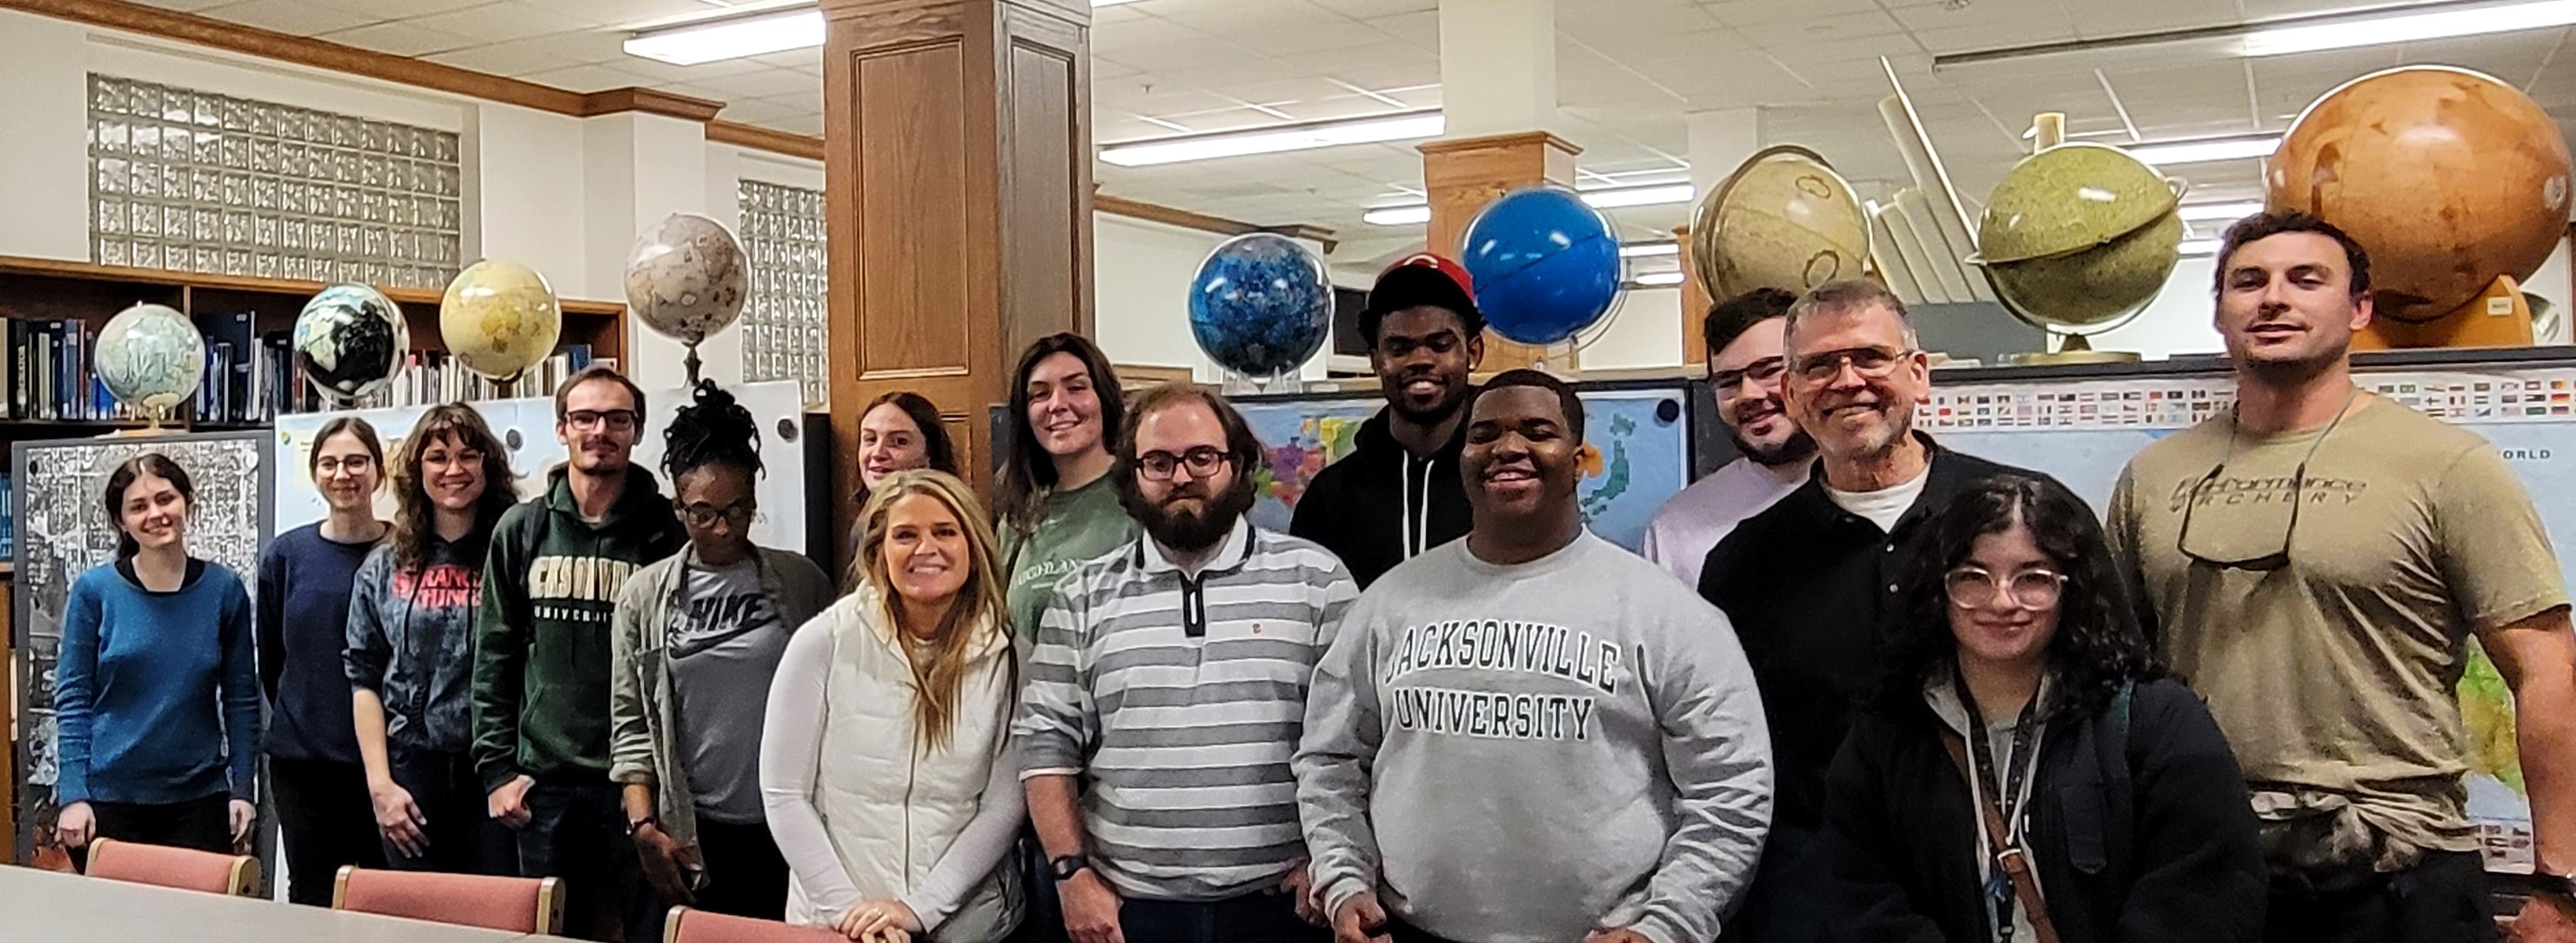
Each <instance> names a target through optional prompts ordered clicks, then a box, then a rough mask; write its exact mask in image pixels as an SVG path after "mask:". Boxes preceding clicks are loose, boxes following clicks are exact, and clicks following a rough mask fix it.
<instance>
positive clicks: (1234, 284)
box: [1190, 233, 1333, 380]
mask: <svg viewBox="0 0 2576 943" xmlns="http://www.w3.org/2000/svg"><path fill="white" fill-rule="evenodd" d="M1332 328H1333V282H1332V279H1331V278H1330V277H1328V276H1326V275H1325V273H1324V260H1323V259H1322V258H1320V257H1318V256H1316V255H1315V253H1314V252H1312V251H1310V250H1308V249H1307V248H1306V247H1305V246H1302V245H1299V244H1298V243H1297V241H1296V240H1294V239H1290V238H1288V237H1285V236H1277V235H1272V234H1270V233H1248V234H1245V235H1241V236H1236V237H1234V238H1232V239H1228V240H1226V241H1224V242H1222V243H1219V244H1218V245H1217V247H1216V250H1215V251H1213V252H1210V253H1208V257H1207V259H1206V260H1205V261H1202V262H1200V263H1199V271H1198V275H1197V276H1196V277H1195V278H1192V279H1191V280H1190V336H1191V338H1193V339H1195V340H1197V341H1198V345H1199V349H1200V350H1202V351H1205V352H1207V355H1208V358H1209V359H1211V360H1215V361H1216V362H1217V363H1218V364H1221V365H1223V366H1224V367H1225V368H1226V369H1228V370H1232V371H1235V372H1236V373H1240V374H1243V375H1245V376H1247V377H1251V378H1254V379H1257V380H1266V379H1269V378H1271V377H1276V376H1281V375H1284V374H1286V373H1288V372H1289V371H1292V370H1295V369H1297V366H1298V365H1299V364H1303V363H1305V362H1306V360H1307V359H1308V358H1310V357H1313V356H1315V352H1316V351H1318V350H1322V349H1323V348H1324V340H1325V338H1326V336H1327V335H1329V334H1330V333H1331V331H1332Z"/></svg>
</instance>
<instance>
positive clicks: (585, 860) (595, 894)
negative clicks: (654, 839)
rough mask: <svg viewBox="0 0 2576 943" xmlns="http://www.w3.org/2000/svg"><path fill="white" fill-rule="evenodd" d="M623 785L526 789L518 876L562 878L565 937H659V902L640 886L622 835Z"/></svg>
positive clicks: (604, 781)
mask: <svg viewBox="0 0 2576 943" xmlns="http://www.w3.org/2000/svg"><path fill="white" fill-rule="evenodd" d="M622 789H623V787H621V786H619V785H618V784H616V783H612V782H609V781H608V777H607V775H606V774H604V773H603V774H600V777H599V781H598V782H597V783H595V784H594V783H589V782H583V783H579V784H570V783H545V782H540V783H538V784H537V785H535V786H534V787H531V788H530V789H529V790H528V799H527V801H528V814H529V821H528V824H527V826H526V827H524V828H521V829H519V873H520V874H523V875H526V876H528V877H554V878H562V879H563V887H564V929H563V931H562V932H563V934H564V935H565V936H571V937H578V938H581V939H585V940H612V939H617V938H618V937H617V935H616V934H617V933H618V932H619V928H620V927H623V929H624V939H626V940H629V941H634V943H650V941H654V940H659V939H661V938H662V913H661V909H662V908H661V903H660V901H659V900H658V899H657V895H655V894H654V893H653V892H652V890H651V888H649V887H648V886H647V885H646V884H645V883H644V866H643V863H642V862H641V861H639V860H638V859H637V858H636V857H635V840H634V839H632V838H629V837H627V835H626V806H625V804H624V803H623V802H622V801H620V798H619V794H620V792H621V790H622Z"/></svg>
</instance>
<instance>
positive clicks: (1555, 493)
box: [1296, 370, 1771, 943]
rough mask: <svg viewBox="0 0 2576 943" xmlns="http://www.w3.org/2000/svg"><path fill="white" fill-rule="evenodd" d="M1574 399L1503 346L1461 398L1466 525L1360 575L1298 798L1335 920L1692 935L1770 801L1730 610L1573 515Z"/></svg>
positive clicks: (1401, 928)
mask: <svg viewBox="0 0 2576 943" xmlns="http://www.w3.org/2000/svg"><path fill="white" fill-rule="evenodd" d="M1583 449H1584V445H1583V404H1582V403H1581V402H1579V401H1577V400H1576V399H1575V395H1574V390H1573V388H1572V387H1569V386H1567V385H1566V384H1565V383H1564V381H1561V380H1558V379H1556V378H1555V377H1551V376H1548V375H1547V374H1544V373H1540V372H1538V371H1535V370H1512V371H1508V372H1505V373H1503V374H1501V375H1498V376H1496V377H1494V378H1493V380H1492V381H1491V382H1489V383H1487V384H1486V385H1485V388H1484V389H1483V390H1482V391H1481V392H1479V393H1477V394H1476V397H1475V400H1474V405H1473V406H1472V407H1470V416H1469V418H1468V421H1467V447H1466V451H1465V452H1464V453H1463V455H1462V458H1463V459H1464V460H1465V477H1466V489H1467V499H1468V501H1469V502H1470V504H1471V505H1472V506H1473V507H1474V509H1475V529H1474V530H1473V531H1472V532H1470V533H1469V534H1468V535H1467V539H1465V540H1461V541H1456V542H1454V543H1450V544H1448V545H1446V546H1442V547H1439V548H1435V549H1433V550H1432V551H1430V552H1429V553H1425V554H1423V555H1421V556H1418V557H1415V558H1413V559H1412V560H1409V561H1406V562H1405V563H1404V564H1403V565H1402V566H1398V567H1396V568H1395V570H1394V571H1393V572H1391V573H1388V574H1387V578H1386V579H1384V580H1381V581H1379V582H1378V584H1377V585H1376V586H1374V587H1371V588H1370V589H1369V591H1368V592H1367V593H1365V594H1363V595H1362V596H1361V597H1360V601H1359V603H1358V604H1357V605H1355V606H1353V607H1351V611H1350V614H1349V616H1348V618H1346V619H1345V620H1344V621H1345V624H1346V626H1347V628H1346V629H1345V630H1344V631H1343V632H1342V634H1341V638H1340V639H1339V640H1338V641H1336V642H1335V643H1334V645H1333V648H1332V651H1331V652H1330V653H1328V654H1327V655H1326V656H1325V658H1324V663H1323V664H1322V665H1321V666H1319V667H1318V668H1317V669H1316V671H1315V680H1314V694H1313V696H1312V697H1311V698H1310V699H1309V701H1310V703H1309V704H1308V706H1307V708H1306V739H1305V742H1304V743H1303V744H1302V745H1301V746H1300V748H1299V749H1298V752H1297V764H1296V765H1297V800H1298V805H1299V807H1300V808H1301V809H1302V810H1303V811H1304V813H1305V816H1304V817H1305V823H1306V842H1307V846H1308V847H1309V848H1311V849H1313V850H1314V854H1315V884H1316V887H1317V889H1318V890H1319V891H1320V892H1321V894H1322V896H1323V898H1324V904H1325V907H1326V910H1327V911H1328V912H1329V913H1331V914H1332V915H1333V927H1334V935H1335V937H1336V941H1337V943H1365V941H1369V940H1386V939H1387V938H1388V937H1390V936H1391V937H1392V938H1393V941H1394V943H1442V941H1456V943H1577V941H1581V943H1707V941H1708V940H1709V939H1710V938H1712V937H1714V936H1715V935H1716V934H1717V930H1718V925H1719V918H1720V916H1721V915H1723V914H1724V913H1725V912H1726V910H1727V908H1728V906H1729V905H1730V904H1731V903H1732V902H1733V901H1734V900H1735V898H1736V896H1737V894H1739V893H1740V892H1741V891H1742V890H1743V889H1744V885H1745V883H1746V882H1747V881H1748V880H1750V879H1751V877H1752V872H1753V866H1754V860H1755V859H1756V858H1759V857H1760V856H1761V852H1762V835H1763V830H1764V829H1765V827H1766V826H1767V824H1768V822H1769V820H1770V811H1771V769H1770V744H1769V743H1768V741H1767V740H1766V738H1765V736H1764V733H1763V722H1762V702H1761V698H1760V696H1759V695H1758V694H1756V693H1755V691H1754V689H1753V677H1752V675H1751V673H1750V672H1749V671H1748V670H1747V669H1746V667H1745V663H1744V652H1743V649H1742V648H1740V647H1739V646H1737V644H1736V641H1735V633H1734V632H1733V631H1731V630H1730V629H1729V628H1728V626H1727V623H1726V616H1725V615H1723V614H1721V613H1719V612H1718V611H1717V610H1715V609H1711V608H1709V606H1708V604H1706V603H1703V602H1701V601H1699V600H1698V599H1695V598H1693V597H1692V596H1691V593H1690V590H1689V589H1688V588H1686V587H1684V586H1682V585H1681V584H1679V583H1676V582H1674V581H1673V579H1672V578H1671V577H1670V576H1668V575H1666V574H1665V573H1664V572H1663V571H1661V570H1658V569H1656V568H1655V565H1654V564H1652V563H1648V562H1646V561H1644V560H1642V559H1639V558H1637V557H1636V556H1635V555H1633V554H1630V553H1628V552H1627V551H1624V550H1621V549H1619V547H1618V546H1617V545H1615V544H1612V543H1609V542H1608V541H1604V540H1602V539H1601V538H1599V537H1596V536H1593V535H1592V534H1591V533H1590V532H1589V531H1586V530H1585V529H1584V527H1583V515H1582V512H1581V510H1580V507H1579V506H1578V504H1577V502H1576V498H1575V483H1576V481H1577V480H1578V479H1579V478H1581V476H1582V473H1581V471H1579V467H1580V458H1579V456H1580V455H1581V454H1582V452H1583Z"/></svg>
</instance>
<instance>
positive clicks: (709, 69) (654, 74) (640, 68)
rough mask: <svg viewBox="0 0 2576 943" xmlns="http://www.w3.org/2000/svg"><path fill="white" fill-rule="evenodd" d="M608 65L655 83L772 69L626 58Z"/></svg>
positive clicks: (730, 62)
mask: <svg viewBox="0 0 2576 943" xmlns="http://www.w3.org/2000/svg"><path fill="white" fill-rule="evenodd" d="M620 52H621V53H622V52H623V50H620ZM608 65H609V67H610V68H613V69H616V70H618V71H621V72H633V73H635V74H637V75H641V76H645V77H647V78H650V79H652V80H654V81H656V82H698V81H704V80H706V79H712V78H715V77H717V76H720V75H741V74H743V73H745V72H758V71H760V70H762V69H767V68H773V67H772V66H768V65H763V64H761V63H759V62H755V61H753V60H750V59H719V60H716V61H714V62H701V63H699V64H697V65H672V64H670V63H668V62H663V61H660V60H656V59H647V58H644V57H643V56H628V55H620V56H618V58H616V59H614V60H610V61H609V63H608Z"/></svg>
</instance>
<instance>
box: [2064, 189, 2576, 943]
mask: <svg viewBox="0 0 2576 943" xmlns="http://www.w3.org/2000/svg"><path fill="white" fill-rule="evenodd" d="M2221 246H2222V247H2221V248H2220V250H2219V253H2218V277H2217V280H2216V281H2217V285H2216V290H2217V295H2218V302H2217V314H2216V323H2217V327H2218V332H2219V334H2220V336H2221V337H2222V338H2224V339H2225V341H2226V344H2227V353H2228V356H2229V358H2230V359H2231V360H2233V361H2234V363H2235V367H2236V391H2237V392H2236V405H2235V408H2233V409H2231V410H2229V412H2228V413H2227V414H2226V415H2223V416H2218V417H2215V418H2212V419H2210V420H2208V421H2206V422H2203V423H2201V424H2199V425H2197V426H2193V427H2192V428H2190V429H2186V430H2183V431H2181V432H2177V433H2175V434H2173V435H2171V436H2168V437H2166V438H2164V439H2162V440H2160V441H2158V442H2156V443H2155V444H2154V445H2150V446H2148V447H2147V448H2146V449H2145V450H2144V451H2141V452H2139V453H2138V455H2137V457H2136V458H2134V459H2132V460H2130V462H2129V467H2128V469H2127V470H2126V471H2125V472H2124V473H2122V475H2121V478H2120V483H2119V485H2118V487H2117V490H2116V491H2114V493H2113V497H2112V503H2111V515H2110V538H2111V544H2112V551H2113V553H2114V554H2115V555H2116V556H2118V557H2119V558H2120V560H2121V562H2122V563H2124V564H2126V565H2128V566H2129V567H2130V572H2131V573H2132V575H2133V576H2134V577H2135V578H2137V579H2138V581H2139V585H2140V587H2141V590H2142V592H2141V595H2142V596H2143V600H2142V602H2143V603H2144V604H2145V605H2146V607H2147V608H2148V609H2149V610H2150V615H2151V617H2152V618H2153V619H2154V621H2155V622H2156V623H2157V624H2158V625H2160V626H2161V628H2162V636H2163V641H2164V645H2165V649H2166V651H2167V652H2169V653H2170V655H2171V657H2172V659H2173V666H2174V669H2175V670H2176V671H2177V672H2180V673H2182V674H2184V675H2187V676H2189V677H2190V678H2191V681H2192V686H2193V687H2194V688H2197V689H2199V691H2200V692H2201V694H2202V695H2203V696H2205V697H2207V698H2208V699H2209V709H2210V713H2211V714H2212V715H2214V716H2215V717H2216V718H2217V719H2218V725H2219V728H2220V729H2221V730H2223V731H2225V732H2226V734H2227V738H2228V740H2229V741H2230V742H2231V743H2233V744H2234V745H2235V748H2236V756H2237V758H2238V760H2240V761H2241V762H2242V763H2243V765H2244V769H2245V779H2246V780H2247V784H2248V785H2249V786H2251V787H2252V789H2253V793H2254V796H2253V798H2254V811H2255V814H2256V816H2257V817H2258V818H2259V819H2261V820H2262V824H2263V838H2264V842H2263V844H2264V850H2265V852H2266V855H2267V856H2268V857H2269V858H2270V861H2271V866H2272V896H2271V908H2270V912H2269V915H2268V922H2269V928H2268V931H2267V934H2266V937H2265V938H2266V939H2268V940H2274V941H2291V940H2297V941H2308V940H2317V941H2327V940H2333V941H2342V940H2373V941H2381V940H2385V941H2396V943H2414V941H2433V940H2443V941H2454V940H2459V941H2471V940H2492V939H2494V938H2495V934H2496V928H2495V925H2494V923H2493V921H2492V920H2490V919H2489V918H2488V916H2487V892H2486V874H2485V869H2484V867H2483V866H2482V865H2481V863H2480V860H2479V855H2478V839H2477V836H2476V834H2475V833H2474V832H2473V831H2472V830H2471V827H2470V824H2469V821H2468V818H2467V815H2466V814H2465V811H2464V809H2463V803H2464V802H2465V798H2466V796H2465V790H2466V787H2465V786H2464V785H2463V783H2462V781H2461V777H2462V773H2463V772H2464V771H2465V770H2466V768H2467V765H2468V764H2467V757H2468V751H2469V743H2468V738H2467V736H2466V734H2465V733H2464V732H2463V731H2462V727H2461V721H2460V707H2459V702H2458V701H2457V699H2456V698H2455V697H2454V695H2453V694H2452V691H2453V689H2454V686H2455V685H2457V684H2458V682H2459V680H2460V676H2461V673H2462V669H2463V666H2464V664H2465V661H2466V656H2467V654H2468V652H2467V650H2466V649H2467V645H2468V643H2469V640H2470V638H2471V637H2472V636H2474V637H2475V639H2476V641H2477V642H2478V643H2479V644H2480V645H2481V646H2483V647H2484V649H2485V651H2486V653H2487V655H2488V656H2489V657H2490V658H2491V659H2493V661H2494V663H2495V668H2496V671H2497V672H2498V673H2499V674H2501V675H2502V676H2503V678H2504V681H2505V683H2506V684H2507V685H2509V686H2511V688H2512V690H2513V702H2512V703H2513V710H2514V717H2513V722H2514V729H2515V731H2516V736H2517V737H2518V739H2519V741H2520V747H2521V757H2522V771H2523V776H2524V781H2525V783H2526V785H2527V786H2528V793H2529V795H2530V797H2531V820H2532V831H2533V833H2534V837H2535V838H2536V841H2535V843H2534V844H2535V847H2534V849H2533V852H2534V857H2535V858H2536V859H2537V861H2536V864H2537V870H2538V872H2539V876H2540V877H2542V878H2543V879H2546V880H2548V881H2549V882H2550V885H2551V889H2552V890H2556V891H2559V892H2561V893H2563V892H2565V890H2566V889H2567V879H2566V877H2565V876H2566V875H2568V874H2569V873H2570V872H2571V871H2576V792H2571V790H2576V638H2571V635H2570V633H2569V629H2568V619H2567V591H2566V587H2565V586H2564V585H2563V583H2562V581H2561V579H2560V577H2559V569H2558V561H2557V558H2556V555H2555V553H2553V552H2552V550H2551V548H2550V544H2549V535H2548V534H2547V533H2546V532H2544V530H2543V529H2542V527H2541V522H2540V516H2539V514H2538V513H2537V512H2535V511H2534V510H2533V508H2532V504H2531V498H2530V496H2529V495H2528V494H2526V493H2525V492H2524V490H2523V487H2522V483H2521V481H2520V480H2519V479H2518V478H2516V477H2515V475H2514V473H2513V470H2512V469H2511V468H2510V467H2508V466H2507V465H2506V464H2505V460H2504V458H2503V457H2502V456H2500V455H2498V454H2497V453H2496V449H2495V446H2493V445H2491V444H2489V443H2488V442H2487V441H2486V440H2485V439H2484V438H2482V437H2480V436H2478V435H2477V434H2476V433H2473V432H2470V431H2468V430H2465V429H2459V428H2456V427H2453V426H2450V425H2447V424H2445V423H2442V422H2440V421H2438V420H2435V419H2432V418H2429V417H2426V416H2424V415H2421V414H2419V413H2416V412H2415V411H2413V410H2410V409H2407V408H2406V407H2404V406H2401V405H2399V404H2397V403H2394V402H2390V401H2388V400H2385V399H2382V398H2380V397H2377V396H2373V395H2371V394H2369V393H2365V392H2362V391H2361V389H2360V388H2359V387H2356V386H2354V385H2353V382H2352V366H2351V362H2350V360H2349V359H2348V357H2347V354H2348V352H2349V351H2350V349H2351V344H2352V335H2353V333H2354V332H2356V331H2359V330H2361V329H2362V328H2363V327H2365V326H2367V325H2368V324H2369V323H2370V317H2371V298H2370V257H2369V255H2368V254H2366V253H2365V252H2363V250H2362V247H2361V246H2360V245H2358V244H2356V243H2354V242H2353V240H2352V238H2351V237H2350V236H2347V235H2345V234H2344V233H2343V232H2342V231H2341V230H2338V229H2336V228H2335V227H2334V226H2332V225H2330V224H2328V223H2325V222H2321V221H2319V220H2317V219H2316V218H2314V217H2311V216H2308V215H2306V214H2303V213H2297V212H2291V211H2273V212H2268V213H2262V214H2257V215H2255V216H2250V217H2247V218H2246V219H2244V220H2241V221H2239V222H2237V223H2236V224H2235V225H2234V226H2231V227H2229V228H2228V230H2227V233H2226V236H2225V238H2224V239H2223V240H2222V242H2221ZM2560 899H2561V900H2563V899H2564V898H2563V897H2562V898H2560Z"/></svg>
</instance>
